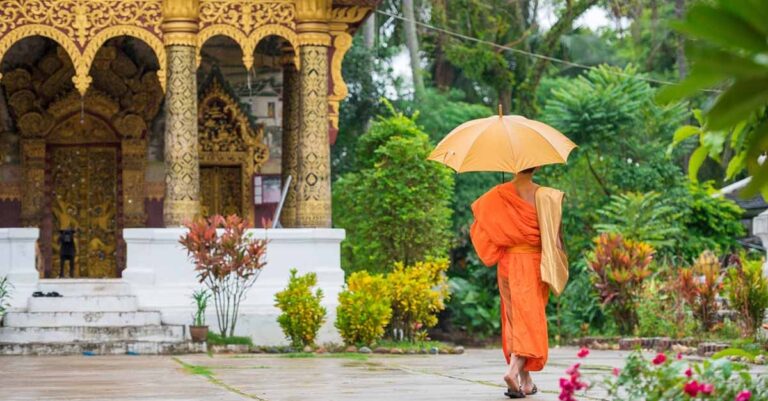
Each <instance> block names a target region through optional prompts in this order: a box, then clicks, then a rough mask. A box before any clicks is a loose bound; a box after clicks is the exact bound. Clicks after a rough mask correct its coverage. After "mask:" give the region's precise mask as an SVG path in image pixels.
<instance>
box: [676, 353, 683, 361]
mask: <svg viewBox="0 0 768 401" xmlns="http://www.w3.org/2000/svg"><path fill="white" fill-rule="evenodd" d="M677 359H678V360H680V359H683V353H682V352H678V353H677Z"/></svg>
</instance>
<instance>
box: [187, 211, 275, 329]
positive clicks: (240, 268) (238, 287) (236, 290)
mask: <svg viewBox="0 0 768 401" xmlns="http://www.w3.org/2000/svg"><path fill="white" fill-rule="evenodd" d="M186 227H187V229H188V231H187V233H186V234H184V235H183V236H181V238H180V239H179V243H180V244H181V245H182V246H184V248H186V250H187V255H188V256H189V257H190V258H191V259H192V260H193V261H194V262H195V272H196V273H197V279H198V280H199V281H200V282H201V283H203V284H205V286H206V287H208V290H210V291H211V293H212V294H213V304H214V307H215V308H216V318H217V321H218V324H219V331H220V332H221V335H222V336H223V337H226V336H228V335H229V336H232V335H234V333H235V326H236V325H237V318H238V316H239V314H240V303H241V302H242V300H243V299H245V296H246V294H247V293H248V290H250V289H251V287H252V286H253V284H254V283H256V279H257V278H258V277H259V273H261V269H262V268H264V266H265V265H266V262H265V259H264V255H265V253H266V250H267V242H266V241H264V240H253V239H252V238H251V235H250V234H247V230H248V228H250V226H249V224H248V222H247V221H245V220H243V219H242V218H240V217H238V216H235V215H231V216H227V217H226V218H224V217H222V216H220V215H216V216H211V217H209V218H208V219H198V220H196V221H194V222H191V223H189V224H187V225H186ZM217 229H221V231H222V233H221V235H219V233H218V232H217Z"/></svg>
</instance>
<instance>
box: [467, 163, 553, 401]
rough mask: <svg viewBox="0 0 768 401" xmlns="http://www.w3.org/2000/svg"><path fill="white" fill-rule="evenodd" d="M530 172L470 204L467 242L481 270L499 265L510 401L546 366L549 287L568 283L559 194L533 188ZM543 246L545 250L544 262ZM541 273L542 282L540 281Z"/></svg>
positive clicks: (531, 389) (531, 388)
mask: <svg viewBox="0 0 768 401" xmlns="http://www.w3.org/2000/svg"><path fill="white" fill-rule="evenodd" d="M535 170H536V168H531V169H527V170H524V171H521V172H519V173H518V174H516V176H515V178H514V180H512V181H510V182H507V183H504V184H501V185H498V186H496V187H494V188H493V189H491V190H490V191H488V192H487V193H485V194H484V195H483V196H481V197H480V198H478V199H477V200H476V201H475V203H474V204H473V205H472V212H473V214H474V216H475V221H474V223H473V224H472V228H471V231H470V235H471V237H472V244H473V245H474V246H475V250H476V251H477V255H478V256H479V257H480V259H481V260H482V262H483V263H484V264H485V265H486V266H493V265H498V268H497V270H496V276H497V280H498V284H499V293H500V296H501V343H502V348H503V350H504V357H505V358H506V360H507V364H508V369H507V372H506V374H505V375H504V381H505V382H506V384H507V387H508V389H507V392H506V393H505V395H507V396H508V397H510V398H524V397H525V395H526V394H527V395H531V394H535V393H536V392H537V391H538V389H537V388H536V385H535V384H534V383H533V380H532V378H531V374H530V372H535V371H540V370H542V369H543V368H544V364H546V362H547V353H548V348H549V344H548V343H549V338H548V335H547V317H546V315H545V308H546V305H547V300H548V298H549V288H550V285H551V283H552V282H556V283H557V287H556V288H555V292H556V294H559V293H560V292H561V291H562V289H563V287H564V285H565V281H564V280H567V259H566V256H565V252H564V251H563V244H562V239H561V235H560V221H561V215H560V209H561V205H562V198H563V196H562V192H560V191H557V190H554V189H551V188H544V187H540V186H539V185H537V184H535V183H534V182H533V173H534V171H535ZM537 209H540V213H537ZM540 222H542V223H543V224H541V225H542V227H543V228H544V229H543V230H541V229H540ZM542 248H545V249H546V250H547V251H546V252H544V256H545V259H546V260H545V263H544V264H542V255H543V253H542ZM563 268H564V269H565V273H564V274H565V277H562V275H563ZM548 269H549V270H548ZM542 271H544V274H545V276H546V280H547V282H545V281H543V280H542ZM551 274H555V275H556V276H557V277H556V278H553V277H550V275H551Z"/></svg>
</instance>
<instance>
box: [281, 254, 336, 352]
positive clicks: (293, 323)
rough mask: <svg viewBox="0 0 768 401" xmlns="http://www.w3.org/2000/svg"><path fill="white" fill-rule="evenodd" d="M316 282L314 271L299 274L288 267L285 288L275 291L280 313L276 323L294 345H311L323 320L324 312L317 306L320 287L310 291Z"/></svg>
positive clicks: (321, 307) (319, 299)
mask: <svg viewBox="0 0 768 401" xmlns="http://www.w3.org/2000/svg"><path fill="white" fill-rule="evenodd" d="M315 285H317V274H315V273H307V274H305V275H303V276H298V275H297V270H296V269H291V277H290V278H289V279H288V287H286V288H285V289H284V290H283V291H280V292H278V293H277V294H275V306H277V307H278V308H280V310H281V311H282V312H283V313H282V314H281V315H280V316H278V318H277V322H278V323H280V328H282V329H283V333H284V334H285V337H286V338H287V339H288V340H290V341H291V345H292V346H294V347H304V346H307V345H310V346H311V345H314V344H315V338H316V337H317V332H318V331H320V327H321V326H322V325H323V323H324V322H325V314H326V311H325V308H324V307H323V306H321V305H320V301H321V300H322V299H323V290H321V289H319V288H318V289H317V291H315V293H314V294H313V293H312V287H314V286H315Z"/></svg>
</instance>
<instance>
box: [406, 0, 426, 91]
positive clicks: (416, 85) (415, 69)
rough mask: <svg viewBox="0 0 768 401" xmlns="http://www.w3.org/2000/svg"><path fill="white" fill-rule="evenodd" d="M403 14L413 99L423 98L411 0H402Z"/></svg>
mask: <svg viewBox="0 0 768 401" xmlns="http://www.w3.org/2000/svg"><path fill="white" fill-rule="evenodd" d="M403 15H404V17H405V21H403V23H404V24H405V45H406V46H407V47H408V54H409V55H410V56H411V75H412V76H413V92H414V100H416V101H417V102H419V101H421V100H422V99H424V92H425V90H424V80H423V78H422V76H421V65H420V62H419V60H420V59H419V38H418V36H417V33H416V13H415V12H414V10H413V0H403Z"/></svg>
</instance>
